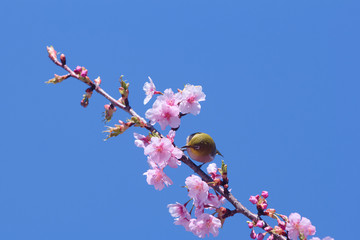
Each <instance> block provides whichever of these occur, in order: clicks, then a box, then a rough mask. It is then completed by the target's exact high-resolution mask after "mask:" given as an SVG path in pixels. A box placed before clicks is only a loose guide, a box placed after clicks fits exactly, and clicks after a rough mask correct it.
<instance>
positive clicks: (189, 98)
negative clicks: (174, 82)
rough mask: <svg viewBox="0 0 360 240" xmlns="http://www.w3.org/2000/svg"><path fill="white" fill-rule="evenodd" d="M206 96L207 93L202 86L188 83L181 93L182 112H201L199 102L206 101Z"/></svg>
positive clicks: (194, 113) (180, 106) (195, 113)
mask: <svg viewBox="0 0 360 240" xmlns="http://www.w3.org/2000/svg"><path fill="white" fill-rule="evenodd" d="M205 97H206V95H205V93H203V92H202V87H201V86H194V85H190V84H186V85H185V88H184V90H183V91H182V93H181V98H182V101H181V102H180V105H179V108H180V112H182V113H191V114H193V115H197V114H199V113H200V109H201V105H200V103H199V102H201V101H205Z"/></svg>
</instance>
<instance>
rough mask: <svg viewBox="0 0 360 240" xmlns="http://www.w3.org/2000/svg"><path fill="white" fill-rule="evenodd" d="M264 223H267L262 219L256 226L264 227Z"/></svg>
mask: <svg viewBox="0 0 360 240" xmlns="http://www.w3.org/2000/svg"><path fill="white" fill-rule="evenodd" d="M264 225H265V223H264V221H261V220H259V221H257V223H256V226H257V227H259V228H263V227H264Z"/></svg>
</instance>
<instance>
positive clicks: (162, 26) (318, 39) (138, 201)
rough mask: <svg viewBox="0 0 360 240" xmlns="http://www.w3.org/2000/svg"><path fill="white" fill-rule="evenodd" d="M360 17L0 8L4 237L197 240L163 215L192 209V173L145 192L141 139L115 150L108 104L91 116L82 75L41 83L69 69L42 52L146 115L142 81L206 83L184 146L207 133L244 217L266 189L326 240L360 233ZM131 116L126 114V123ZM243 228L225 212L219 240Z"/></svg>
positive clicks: (282, 8) (172, 4) (271, 10)
mask: <svg viewBox="0 0 360 240" xmlns="http://www.w3.org/2000/svg"><path fill="white" fill-rule="evenodd" d="M359 8H360V4H359V3H358V2H357V1H325V0H321V1H320V0H312V1H308V0H305V1H283V0H279V1H211V0H206V1H205V0H204V1H200V0H195V1H194V0H193V1H102V3H97V2H89V1H31V2H28V1H11V2H10V1H7V2H4V3H1V7H0V20H1V22H2V23H1V25H2V28H1V29H2V37H1V38H0V43H1V44H0V48H1V57H0V69H1V75H2V81H1V83H2V90H3V91H2V93H1V95H0V110H1V112H2V117H1V119H0V128H1V136H2V137H1V138H0V141H1V142H0V149H1V151H0V159H1V160H0V238H1V239H6V240H20V239H21V240H22V239H29V240H33V239H34V240H45V239H46V240H47V239H52V240H57V239H59V240H60V239H61V240H62V239H68V240H72V239H88V240H97V239H107V240H113V239H124V238H131V239H143V238H148V239H155V238H156V239H169V238H171V239H196V237H195V236H193V235H192V234H191V233H189V232H186V231H184V229H183V228H182V227H179V226H175V225H173V223H172V221H173V220H172V218H171V216H170V214H169V213H168V209H167V208H166V206H167V204H169V203H175V202H182V203H184V202H186V201H187V195H186V191H185V190H184V189H183V188H182V187H181V186H183V185H184V181H185V178H186V177H187V176H189V175H190V174H192V172H191V171H190V169H188V168H187V167H186V166H181V168H179V169H175V170H173V169H170V170H168V171H167V174H168V176H169V177H170V178H171V179H172V180H173V181H174V184H173V185H172V186H171V187H169V188H166V189H164V190H162V191H161V192H159V191H155V190H154V188H153V187H152V186H149V185H147V183H146V181H145V177H144V176H143V175H142V174H143V173H144V172H145V171H146V170H147V168H148V165H147V163H146V157H145V156H144V155H143V151H142V150H141V149H138V148H136V146H135V145H134V143H133V137H132V133H133V132H134V130H136V131H137V132H139V133H143V134H144V133H145V131H142V130H141V129H130V130H129V131H128V132H126V133H125V134H123V135H122V136H119V137H117V138H115V139H110V140H108V141H106V142H104V141H103V139H104V138H105V135H104V133H102V131H103V130H105V127H104V124H103V123H102V121H101V113H102V112H103V105H104V104H107V103H108V102H107V101H106V100H105V99H104V98H102V97H101V96H99V95H96V94H94V95H93V97H92V98H91V99H90V105H89V107H88V108H86V109H83V108H82V107H81V106H80V104H79V103H80V100H81V98H82V94H83V93H84V91H85V89H86V86H85V85H84V84H82V83H81V82H79V81H77V80H75V79H70V80H66V81H65V82H63V83H62V84H59V85H55V86H54V85H46V84H45V83H44V82H45V81H47V80H48V79H49V78H51V77H52V76H53V74H54V73H57V74H63V73H64V71H63V70H62V69H60V68H58V67H57V66H55V65H54V64H52V63H51V61H50V60H49V59H48V57H47V53H46V46H47V45H54V46H55V48H56V49H57V50H58V51H60V52H63V53H65V54H66V56H67V60H68V65H69V66H71V67H76V66H77V65H81V66H85V67H87V68H88V69H89V76H90V77H91V78H96V77H97V76H101V79H102V81H103V82H102V87H103V88H104V89H105V90H106V91H108V92H109V93H111V94H112V95H113V96H116V97H118V96H119V95H118V90H117V89H118V87H119V85H118V78H119V76H120V75H122V74H123V75H125V79H127V80H128V82H129V83H130V88H131V92H130V101H131V105H132V106H133V108H134V109H135V110H136V111H137V112H138V113H139V114H141V115H144V113H145V111H146V109H147V107H150V106H151V105H147V106H144V105H143V104H142V101H143V98H144V95H143V91H142V86H143V84H144V82H145V81H146V80H147V76H151V77H152V79H153V80H154V82H155V84H156V86H157V88H158V89H159V90H164V89H166V88H169V87H170V88H172V89H174V90H175V89H177V88H182V87H183V86H184V84H186V83H191V84H196V85H202V86H203V90H204V92H205V94H206V101H205V102H203V103H202V111H201V113H200V115H199V116H197V117H194V116H187V117H185V118H184V119H183V120H182V125H181V127H180V129H179V131H178V133H177V136H176V139H175V140H176V142H177V143H178V144H179V145H181V144H183V143H185V138H186V136H187V135H189V134H190V133H193V132H197V131H202V132H207V133H209V134H211V135H212V136H213V138H214V139H215V140H216V142H217V146H218V148H219V150H220V151H221V153H223V155H224V156H225V158H224V160H225V161H226V163H228V167H229V178H230V187H231V188H232V191H233V193H234V195H235V196H236V197H237V198H238V199H239V200H240V201H241V202H242V203H243V204H244V205H245V206H246V207H248V208H249V209H251V210H254V208H253V206H252V205H251V204H250V202H249V201H248V198H249V196H250V195H254V194H257V193H260V192H261V191H262V190H267V191H269V193H270V197H269V206H270V207H272V208H276V209H277V210H278V211H279V212H281V213H284V214H287V215H288V214H290V213H292V212H298V213H300V214H301V215H302V216H305V217H307V218H309V219H310V220H311V221H312V223H313V224H314V225H315V226H316V227H317V236H319V237H325V236H328V235H330V236H332V237H334V238H335V239H348V238H353V236H354V235H353V234H354V233H353V230H356V227H357V226H356V222H357V218H356V217H357V216H356V215H355V214H354V213H355V212H356V210H354V209H356V206H357V205H356V204H357V203H356V202H357V200H358V198H359V197H360V195H359V191H358V189H359V188H358V183H359V177H358V176H357V174H358V173H357V171H358V169H359V167H360V165H359V158H360V157H359V155H360V154H359V143H360V128H359V122H360V114H359V110H360V107H359V102H360V94H359V88H360V82H359V71H358V69H359V64H360V61H359V55H360V48H359V42H360V41H359V40H360V34H359V29H358V23H359V22H360V19H359V18H360V17H359V14H358V13H359V10H360V9H359ZM127 117H128V115H127V114H126V113H125V112H121V111H118V112H117V113H116V115H115V120H116V119H121V120H126V119H127ZM115 122H116V121H112V122H110V124H114V123H115ZM220 161H221V158H219V157H217V158H216V162H217V163H220ZM246 220H247V219H246V218H245V217H243V216H240V215H237V216H235V217H233V218H231V219H228V220H227V222H226V223H225V225H224V227H223V229H221V230H220V235H219V237H218V239H246V238H248V236H249V234H250V231H249V229H248V228H247V225H246ZM345 229H346V230H345ZM341 236H342V237H341Z"/></svg>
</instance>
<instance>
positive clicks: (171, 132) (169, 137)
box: [166, 130, 176, 143]
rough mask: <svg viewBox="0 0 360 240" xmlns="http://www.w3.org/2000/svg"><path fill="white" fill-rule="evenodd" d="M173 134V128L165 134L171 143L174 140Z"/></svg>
mask: <svg viewBox="0 0 360 240" xmlns="http://www.w3.org/2000/svg"><path fill="white" fill-rule="evenodd" d="M175 134H176V132H175V131H174V130H170V131H169V133H168V135H166V137H167V138H168V139H170V141H171V142H172V143H173V142H174V138H175Z"/></svg>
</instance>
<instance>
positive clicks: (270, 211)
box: [264, 208, 276, 218]
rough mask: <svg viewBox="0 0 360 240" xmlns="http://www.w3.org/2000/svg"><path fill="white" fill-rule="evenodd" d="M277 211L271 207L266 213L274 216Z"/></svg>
mask: <svg viewBox="0 0 360 240" xmlns="http://www.w3.org/2000/svg"><path fill="white" fill-rule="evenodd" d="M275 212H276V210H275V209H273V208H269V209H266V210H265V212H264V213H265V215H266V216H269V217H271V218H273V217H274V214H275Z"/></svg>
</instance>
